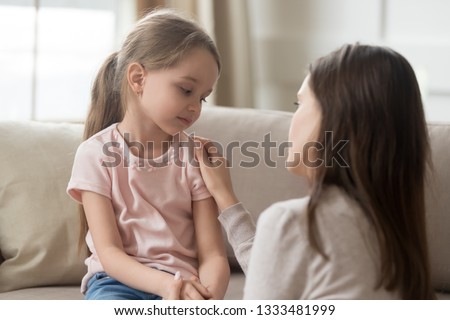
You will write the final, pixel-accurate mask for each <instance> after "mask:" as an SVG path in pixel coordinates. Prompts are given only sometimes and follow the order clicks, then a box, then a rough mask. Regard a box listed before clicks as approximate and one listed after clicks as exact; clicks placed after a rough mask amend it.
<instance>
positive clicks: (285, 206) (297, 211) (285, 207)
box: [257, 196, 309, 233]
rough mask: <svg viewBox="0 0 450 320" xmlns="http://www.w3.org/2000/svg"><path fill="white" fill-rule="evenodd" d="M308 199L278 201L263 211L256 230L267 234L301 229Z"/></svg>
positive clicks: (303, 224)
mask: <svg viewBox="0 0 450 320" xmlns="http://www.w3.org/2000/svg"><path fill="white" fill-rule="evenodd" d="M308 203H309V197H308V196H307V197H304V198H298V199H291V200H286V201H280V202H276V203H274V204H272V205H271V206H270V207H268V208H267V209H266V210H264V211H263V212H262V213H261V215H260V216H259V218H258V222H257V224H258V228H259V229H263V228H264V229H267V230H268V231H269V232H277V231H276V230H281V233H287V232H289V231H288V230H290V229H299V228H300V229H303V228H304V226H305V225H306V224H305V223H304V221H305V220H306V213H307V208H308Z"/></svg>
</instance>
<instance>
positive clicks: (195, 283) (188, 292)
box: [164, 273, 212, 300]
mask: <svg viewBox="0 0 450 320" xmlns="http://www.w3.org/2000/svg"><path fill="white" fill-rule="evenodd" d="M211 298H212V295H211V293H210V292H209V291H208V289H206V288H205V287H204V286H203V285H202V284H201V283H200V281H199V279H198V278H197V277H195V276H192V278H191V279H190V280H182V279H180V276H179V273H177V275H175V277H174V281H173V282H172V284H171V285H170V286H169V288H168V294H167V297H166V298H164V300H208V299H211Z"/></svg>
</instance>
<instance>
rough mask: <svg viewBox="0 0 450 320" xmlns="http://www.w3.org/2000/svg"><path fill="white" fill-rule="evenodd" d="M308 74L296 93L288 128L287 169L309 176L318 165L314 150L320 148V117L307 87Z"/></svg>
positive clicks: (315, 101) (319, 109)
mask: <svg viewBox="0 0 450 320" xmlns="http://www.w3.org/2000/svg"><path fill="white" fill-rule="evenodd" d="M308 83H309V76H307V77H306V78H305V80H304V81H303V84H302V86H301V87H300V90H299V91H298V93H297V101H298V104H299V105H298V108H297V111H296V112H295V114H294V116H293V118H292V122H291V127H290V130H289V142H290V143H291V146H290V148H289V155H288V162H287V169H288V170H289V171H290V172H292V173H294V174H297V175H301V176H306V177H308V178H311V177H312V176H311V173H312V169H313V168H315V167H317V166H318V161H316V160H317V159H316V152H315V151H317V150H318V149H320V148H321V146H320V145H319V143H318V142H317V138H318V136H319V128H320V123H321V118H322V113H321V108H320V105H319V103H318V102H317V100H316V97H315V96H314V93H313V92H312V90H311V89H310V87H309V84H308Z"/></svg>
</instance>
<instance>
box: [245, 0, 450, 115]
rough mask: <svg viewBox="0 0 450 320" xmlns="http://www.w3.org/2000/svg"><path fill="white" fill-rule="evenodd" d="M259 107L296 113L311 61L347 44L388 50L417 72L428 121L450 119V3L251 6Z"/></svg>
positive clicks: (338, 1)
mask: <svg viewBox="0 0 450 320" xmlns="http://www.w3.org/2000/svg"><path fill="white" fill-rule="evenodd" d="M248 5H249V13H250V28H251V30H250V32H251V41H252V48H253V54H254V57H255V59H254V60H253V70H254V71H253V81H254V84H255V88H256V89H255V92H254V101H255V107H257V108H262V109H273V108H278V109H282V110H292V109H293V107H292V103H293V101H295V99H296V98H295V97H296V92H297V90H298V87H299V86H300V84H301V82H302V80H303V78H304V76H305V70H306V68H307V66H308V63H310V62H311V61H313V60H315V59H316V58H318V57H319V56H321V55H324V54H326V53H328V52H329V51H331V50H334V49H336V48H337V47H339V46H341V45H342V44H343V43H353V42H356V41H360V42H362V43H368V44H381V45H388V46H390V47H392V48H394V49H395V50H397V51H399V52H400V53H401V54H403V55H404V56H405V57H406V58H407V59H408V60H409V61H410V63H411V64H412V66H413V67H414V69H415V71H416V74H417V76H418V78H419V82H420V84H421V88H422V94H423V96H424V102H425V108H426V114H427V117H428V120H431V121H441V120H445V121H450V80H449V74H450V1H446V0H364V1H361V0H334V1H331V0H281V1H274V0H248Z"/></svg>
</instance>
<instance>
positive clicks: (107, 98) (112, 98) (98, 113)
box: [84, 52, 123, 140]
mask: <svg viewBox="0 0 450 320" xmlns="http://www.w3.org/2000/svg"><path fill="white" fill-rule="evenodd" d="M117 56H118V52H115V53H113V54H111V55H110V56H109V57H108V58H107V59H106V61H105V62H104V63H103V65H102V67H101V68H100V70H99V71H98V74H97V77H96V78H95V81H94V85H93V86H92V90H91V107H90V110H89V113H88V116H87V119H86V123H85V127H84V139H85V140H86V139H88V138H90V137H91V136H93V135H94V134H96V133H97V132H99V131H101V130H103V129H105V128H107V127H109V126H110V125H112V124H113V123H116V122H120V121H122V119H123V108H122V103H121V98H120V85H118V84H117V83H116V81H117V77H116V69H117ZM119 81H120V80H119Z"/></svg>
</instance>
